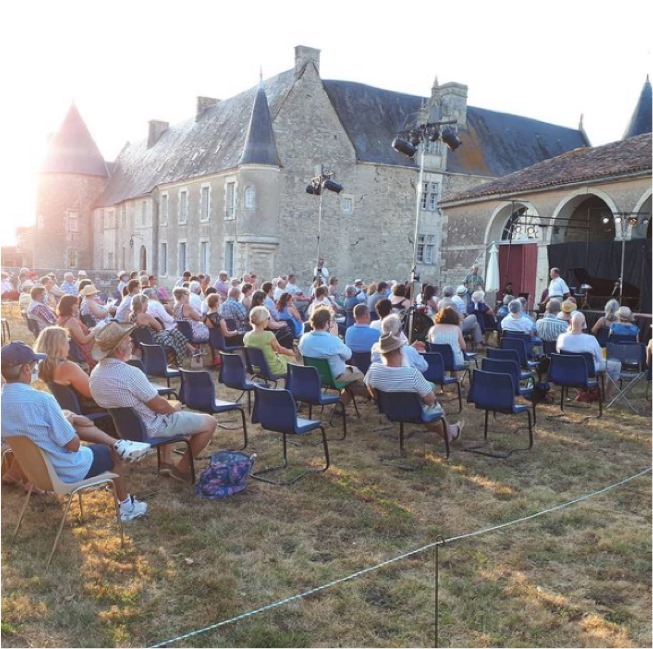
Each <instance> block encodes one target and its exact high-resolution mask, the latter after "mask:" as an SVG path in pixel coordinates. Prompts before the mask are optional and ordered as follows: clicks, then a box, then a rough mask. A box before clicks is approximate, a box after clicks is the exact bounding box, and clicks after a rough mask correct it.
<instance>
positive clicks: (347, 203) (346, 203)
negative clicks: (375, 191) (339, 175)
mask: <svg viewBox="0 0 653 649" xmlns="http://www.w3.org/2000/svg"><path fill="white" fill-rule="evenodd" d="M353 211H354V199H353V198H351V196H344V197H343V199H342V212H343V214H351V213H352V212H353Z"/></svg>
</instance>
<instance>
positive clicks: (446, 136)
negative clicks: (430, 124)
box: [442, 128, 462, 151]
mask: <svg viewBox="0 0 653 649" xmlns="http://www.w3.org/2000/svg"><path fill="white" fill-rule="evenodd" d="M442 141H443V142H444V143H445V144H446V145H447V146H448V147H449V148H450V149H451V150H452V151H455V150H456V149H457V148H458V147H459V146H460V145H461V144H462V142H461V141H460V139H459V138H458V136H457V135H456V131H454V130H453V129H452V128H445V129H444V131H442Z"/></svg>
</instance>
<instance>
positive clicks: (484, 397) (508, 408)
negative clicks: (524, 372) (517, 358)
mask: <svg viewBox="0 0 653 649" xmlns="http://www.w3.org/2000/svg"><path fill="white" fill-rule="evenodd" d="M471 381H472V385H471V387H470V393H471V394H472V401H473V403H474V406H475V407H476V409H477V410H485V424H484V428H483V440H484V443H483V444H482V445H479V446H472V447H469V448H466V449H465V450H466V451H471V452H473V453H480V454H481V455H487V456H489V457H499V458H506V457H508V456H510V455H512V453H514V452H515V451H528V450H530V449H531V448H533V423H532V421H531V412H530V409H529V406H527V405H522V404H518V403H515V386H514V381H513V377H512V376H511V375H510V374H503V373H498V372H487V371H485V370H475V371H474V374H473V375H472V378H471ZM490 411H491V412H494V413H497V412H500V413H502V414H506V415H520V414H523V413H526V416H527V417H528V446H527V447H526V448H512V449H510V450H509V451H506V452H491V451H485V450H483V447H484V446H486V445H487V438H488V419H489V415H490Z"/></svg>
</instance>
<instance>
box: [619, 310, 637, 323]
mask: <svg viewBox="0 0 653 649" xmlns="http://www.w3.org/2000/svg"><path fill="white" fill-rule="evenodd" d="M616 316H617V318H619V320H623V321H627V322H632V321H633V319H634V318H633V312H632V311H631V310H630V309H629V308H628V307H627V306H620V307H619V308H618V309H617V313H616Z"/></svg>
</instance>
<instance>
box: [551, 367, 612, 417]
mask: <svg viewBox="0 0 653 649" xmlns="http://www.w3.org/2000/svg"><path fill="white" fill-rule="evenodd" d="M549 381H551V383H555V384H556V385H559V386H561V390H560V410H561V411H564V409H565V397H566V395H567V392H568V389H569V388H570V387H573V388H583V389H585V390H593V389H595V388H598V389H599V391H600V390H601V383H600V382H599V381H598V379H596V378H590V372H589V369H588V367H587V361H586V359H585V357H584V356H582V355H581V354H551V365H550V366H549ZM602 415H603V395H601V396H600V398H599V415H598V416H599V417H601V416H602Z"/></svg>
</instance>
